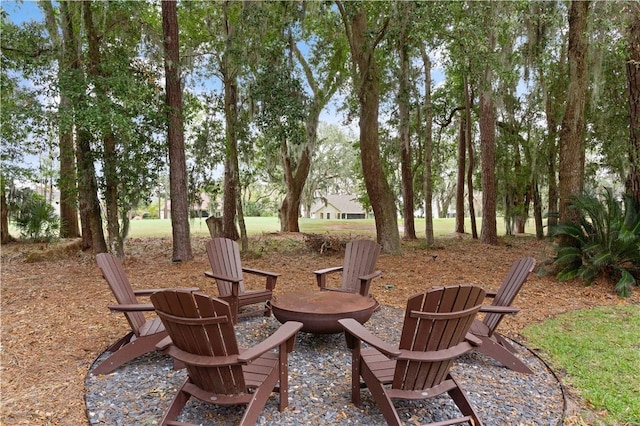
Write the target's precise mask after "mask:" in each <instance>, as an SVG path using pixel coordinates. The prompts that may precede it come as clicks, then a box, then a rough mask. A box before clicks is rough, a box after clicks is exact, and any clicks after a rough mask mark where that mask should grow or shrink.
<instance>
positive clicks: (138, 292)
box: [133, 288, 166, 296]
mask: <svg viewBox="0 0 640 426" xmlns="http://www.w3.org/2000/svg"><path fill="white" fill-rule="evenodd" d="M160 290H166V289H164V288H144V289H140V290H133V294H135V295H136V296H151V295H152V294H153V293H155V292H156V291H160Z"/></svg>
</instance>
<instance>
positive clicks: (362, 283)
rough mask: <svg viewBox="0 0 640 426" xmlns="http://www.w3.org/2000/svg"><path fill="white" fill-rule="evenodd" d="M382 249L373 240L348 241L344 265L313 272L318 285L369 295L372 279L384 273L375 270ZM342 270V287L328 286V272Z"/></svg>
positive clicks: (333, 289)
mask: <svg viewBox="0 0 640 426" xmlns="http://www.w3.org/2000/svg"><path fill="white" fill-rule="evenodd" d="M380 249H381V247H380V245H379V244H378V243H376V242H375V241H371V240H357V241H350V242H348V243H347V246H346V249H345V253H344V264H343V265H342V266H334V267H330V268H325V269H320V270H318V271H314V272H313V273H314V274H316V281H317V283H318V287H320V290H332V291H345V292H349V293H359V294H361V295H362V296H367V295H368V294H369V287H370V286H371V281H373V279H374V278H376V277H379V276H380V275H381V274H382V272H381V271H376V270H375V268H376V262H377V261H378V256H379V255H380ZM340 271H341V272H342V285H341V286H340V288H329V287H327V274H330V273H333V272H340Z"/></svg>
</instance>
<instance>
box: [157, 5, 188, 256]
mask: <svg viewBox="0 0 640 426" xmlns="http://www.w3.org/2000/svg"><path fill="white" fill-rule="evenodd" d="M162 33H163V38H164V71H165V79H166V94H167V110H168V115H169V117H168V122H169V126H168V128H169V131H168V144H169V187H170V191H171V229H172V235H173V255H172V260H173V261H174V262H180V261H183V260H190V259H192V258H193V253H192V251H191V239H190V235H189V203H188V197H187V164H186V159H185V152H184V131H183V128H182V126H183V121H182V88H181V85H180V72H179V66H180V43H179V40H178V14H177V12H176V1H171V0H163V1H162Z"/></svg>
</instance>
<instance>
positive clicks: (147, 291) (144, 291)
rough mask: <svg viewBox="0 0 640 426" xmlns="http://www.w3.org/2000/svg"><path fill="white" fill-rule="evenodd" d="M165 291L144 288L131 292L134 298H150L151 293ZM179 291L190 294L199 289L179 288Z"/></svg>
mask: <svg viewBox="0 0 640 426" xmlns="http://www.w3.org/2000/svg"><path fill="white" fill-rule="evenodd" d="M162 290H167V289H166V288H145V289H141V290H133V294H134V295H136V296H151V295H152V294H153V293H155V292H158V291H162ZM180 290H186V291H190V292H194V291H200V288H199V287H180Z"/></svg>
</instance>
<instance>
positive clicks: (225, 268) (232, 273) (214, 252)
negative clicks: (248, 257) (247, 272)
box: [206, 238, 244, 297]
mask: <svg viewBox="0 0 640 426" xmlns="http://www.w3.org/2000/svg"><path fill="white" fill-rule="evenodd" d="M206 247H207V256H208V258H209V264H210V266H211V269H212V270H213V272H214V273H215V274H220V275H224V276H227V277H234V278H235V277H237V278H239V279H240V285H239V290H240V293H243V292H244V282H243V275H242V263H241V261H240V248H239V247H238V243H236V242H235V241H233V240H230V239H228V238H211V239H210V240H209V241H207V243H206ZM216 284H217V285H218V292H219V294H220V297H227V296H231V283H230V282H229V281H223V280H218V279H216Z"/></svg>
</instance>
